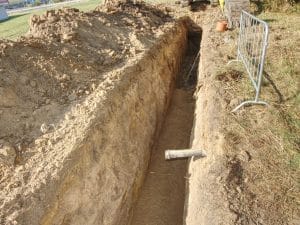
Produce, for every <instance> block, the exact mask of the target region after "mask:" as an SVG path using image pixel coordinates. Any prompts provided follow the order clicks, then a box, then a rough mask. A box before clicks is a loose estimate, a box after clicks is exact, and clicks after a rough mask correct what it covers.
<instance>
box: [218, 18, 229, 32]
mask: <svg viewBox="0 0 300 225" xmlns="http://www.w3.org/2000/svg"><path fill="white" fill-rule="evenodd" d="M227 25H228V23H227V20H221V21H218V23H217V28H216V30H217V31H219V32H224V31H225V30H227Z"/></svg>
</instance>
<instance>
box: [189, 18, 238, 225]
mask: <svg viewBox="0 0 300 225" xmlns="http://www.w3.org/2000/svg"><path fill="white" fill-rule="evenodd" d="M211 13H212V12H211ZM200 24H201V26H202V28H203V34H202V41H201V52H200V53H201V54H200V55H201V57H200V63H199V71H198V81H197V87H196V91H195V93H194V97H195V98H196V108H195V115H194V126H193V131H192V134H191V148H192V149H201V150H203V151H204V152H206V154H207V157H205V158H199V159H197V158H195V157H193V158H191V160H190V161H189V164H188V175H187V176H188V177H189V179H188V181H187V188H186V202H185V215H184V220H185V224H186V225H200V224H201V225H202V224H209V225H221V224H222V225H228V224H234V221H235V215H233V214H232V212H231V211H230V209H229V206H228V201H227V195H226V192H225V189H224V187H223V181H224V179H226V177H227V168H226V157H224V155H225V150H224V132H223V130H222V129H223V127H222V126H223V117H224V114H225V113H224V106H225V105H226V103H225V102H224V100H223V98H222V93H221V90H220V89H219V88H218V85H217V84H216V79H215V73H216V72H215V71H218V66H219V65H218V64H217V63H215V62H216V59H219V58H220V56H219V52H218V50H217V49H216V46H215V45H214V42H213V41H212V40H213V38H214V37H215V36H216V33H215V28H214V25H215V24H214V23H211V22H209V23H203V22H202V23H200Z"/></svg>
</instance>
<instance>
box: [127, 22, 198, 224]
mask: <svg viewBox="0 0 300 225" xmlns="http://www.w3.org/2000/svg"><path fill="white" fill-rule="evenodd" d="M188 26H189V33H188V46H187V50H186V54H185V57H184V59H183V62H182V65H181V70H180V72H179V74H178V75H177V85H176V87H175V90H174V93H173V95H172V100H171V103H170V107H169V110H168V113H167V115H166V117H165V121H164V123H163V126H162V128H161V131H160V134H159V136H158V138H157V140H156V141H155V146H154V148H153V150H152V154H151V159H150V165H149V167H148V171H147V175H146V178H145V181H144V184H143V186H142V188H141V191H140V194H139V199H138V201H137V204H136V205H135V207H134V209H133V217H132V221H131V224H132V225H140V224H147V225H180V224H183V211H184V201H185V183H186V179H187V178H186V167H187V160H186V159H181V160H171V161H166V160H165V158H164V152H165V150H167V149H187V148H189V147H190V135H191V132H192V126H193V122H194V116H193V112H194V99H193V92H194V85H195V83H196V79H197V68H198V66H197V65H198V62H199V58H198V52H199V47H200V40H201V30H200V29H199V28H197V26H195V25H194V26H193V24H189V25H188Z"/></svg>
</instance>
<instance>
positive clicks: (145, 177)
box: [1, 18, 202, 225]
mask: <svg viewBox="0 0 300 225" xmlns="http://www.w3.org/2000/svg"><path fill="white" fill-rule="evenodd" d="M201 35H202V33H201V29H200V28H199V27H197V26H196V25H195V24H193V22H192V21H191V20H190V19H187V18H183V19H181V20H179V21H177V22H175V23H174V24H173V25H172V27H170V29H169V30H168V31H167V32H166V33H165V34H163V35H162V36H161V37H160V38H159V39H158V40H157V42H156V43H154V44H153V46H152V47H151V48H149V49H148V50H147V51H145V53H144V54H143V55H142V56H141V57H139V58H137V59H136V60H135V62H134V63H131V64H129V65H127V66H124V67H123V68H120V69H119V70H117V71H116V70H115V71H112V72H109V73H108V74H107V75H106V77H108V78H107V79H106V80H105V81H103V82H102V83H101V84H100V85H99V87H97V88H96V89H95V90H94V92H93V93H92V94H90V95H89V96H88V97H87V98H86V99H85V100H84V101H83V102H82V103H81V104H77V105H75V106H74V107H73V108H72V109H71V110H70V111H69V112H68V113H67V115H66V117H68V118H72V123H69V121H68V120H66V121H64V123H65V124H62V127H64V130H63V131H64V135H61V133H60V132H61V131H60V130H57V131H55V132H53V134H51V135H49V136H48V139H47V143H51V145H48V147H47V152H48V154H45V152H41V151H38V149H40V148H41V146H42V145H43V144H44V143H45V142H42V141H41V142H38V141H36V142H37V145H36V147H35V148H36V149H37V150H36V154H35V155H34V156H32V158H31V159H30V162H32V163H30V164H29V163H28V164H27V166H26V170H29V171H31V175H30V176H29V177H27V179H26V185H20V186H17V187H16V188H15V191H14V192H8V194H7V195H5V200H4V201H3V204H2V206H1V207H2V208H3V210H2V212H1V213H2V214H3V219H4V220H3V221H4V222H5V224H23V225H29V224H30V225H37V224H42V225H50V224H63V225H68V224H72V225H82V224H86V225H94V224H103V225H128V224H131V225H141V224H145V225H152V224H153V225H177V224H178V225H179V224H182V223H183V214H184V212H183V211H184V202H185V198H186V191H185V186H186V168H187V160H173V161H165V159H164V151H165V150H167V149H186V148H189V147H190V135H191V132H192V127H193V122H194V105H195V103H194V99H193V92H194V87H195V84H196V81H197V72H198V68H197V67H198V64H199V58H200V57H199V48H200V41H201ZM33 150H35V149H33ZM45 162H46V163H45ZM41 168H42V169H41ZM19 179H21V178H20V177H19V176H18V174H15V175H14V176H13V177H12V180H16V181H18V180H19ZM22 182H23V181H22ZM18 193H22V195H18ZM25 209H26V210H25Z"/></svg>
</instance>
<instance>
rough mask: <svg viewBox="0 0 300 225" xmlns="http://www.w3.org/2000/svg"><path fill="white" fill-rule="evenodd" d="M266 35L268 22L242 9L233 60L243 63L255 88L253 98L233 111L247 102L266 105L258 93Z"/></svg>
mask: <svg viewBox="0 0 300 225" xmlns="http://www.w3.org/2000/svg"><path fill="white" fill-rule="evenodd" d="M268 37H269V27H268V24H267V23H266V22H265V21H263V20H260V19H258V18H256V17H255V16H253V15H251V14H249V13H247V12H246V11H242V13H241V19H240V33H239V39H238V51H237V59H236V60H233V61H239V62H242V63H243V64H244V66H245V68H246V70H247V73H248V75H249V78H250V80H251V82H252V84H253V86H254V88H255V91H256V94H255V99H254V100H249V101H244V102H242V103H241V104H240V105H238V106H237V107H236V108H235V109H233V110H232V111H233V112H235V111H237V110H238V109H240V108H241V107H242V106H245V105H249V104H260V105H267V103H266V102H264V101H261V100H259V95H260V90H261V82H262V77H263V69H264V63H265V57H266V51H267V45H268ZM233 61H231V62H233ZM229 63H230V62H229Z"/></svg>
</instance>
